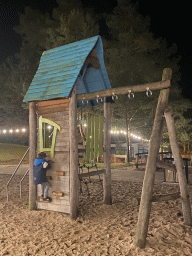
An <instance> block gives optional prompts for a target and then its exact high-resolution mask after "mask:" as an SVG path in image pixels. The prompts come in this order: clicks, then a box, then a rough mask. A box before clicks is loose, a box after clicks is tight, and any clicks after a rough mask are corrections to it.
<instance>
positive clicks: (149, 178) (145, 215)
mask: <svg viewBox="0 0 192 256" xmlns="http://www.w3.org/2000/svg"><path fill="white" fill-rule="evenodd" d="M171 76H172V70H171V69H164V70H163V76H162V80H163V81H165V80H168V79H170V78H171ZM168 97H169V89H164V90H162V91H161V92H160V94H159V99H158V104H157V108H156V113H155V120H154V124H153V130H152V134H151V138H150V146H149V153H148V158H147V164H146V170H145V176H144V181H143V188H142V194H141V203H140V208H139V216H138V222H137V230H136V235H135V240H134V244H135V245H136V246H138V247H140V248H144V247H145V244H146V237H147V231H148V225H149V217H150V211H151V199H152V196H153V186H154V180H155V170H156V159H157V156H158V153H159V147H160V143H161V136H162V129H163V115H164V111H165V109H166V108H167V106H168Z"/></svg>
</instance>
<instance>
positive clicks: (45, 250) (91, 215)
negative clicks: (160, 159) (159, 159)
mask: <svg viewBox="0 0 192 256" xmlns="http://www.w3.org/2000/svg"><path fill="white" fill-rule="evenodd" d="M9 177H10V175H5V174H1V175H0V230H1V231H0V255H19V256H29V255H34V256H36V255H63V256H65V255H82V256H86V255H87V256H88V255H91V256H97V255H98V256H99V255H115V256H117V255H133V256H136V255H158V256H160V255H161V256H165V255H174V256H181V255H192V239H191V238H192V228H190V227H187V226H185V225H184V223H183V218H182V216H181V201H180V200H179V199H177V200H174V201H172V200H170V201H165V202H159V203H153V204H152V210H151V216H150V223H149V232H148V237H147V245H146V248H145V249H142V250H141V249H139V248H136V247H134V245H133V240H134V235H135V230H136V224H137V216H138V210H139V206H136V207H135V206H132V203H131V198H133V197H135V196H140V194H141V189H142V182H138V181H137V182H134V181H113V182H112V198H113V199H112V200H113V204H112V206H106V205H104V204H103V202H102V193H103V192H102V186H101V183H100V182H98V180H93V181H92V182H91V183H89V184H88V186H89V190H90V197H88V195H87V189H86V186H85V184H83V191H84V195H81V196H80V214H79V217H78V219H77V220H76V221H71V220H70V217H69V215H66V214H62V213H58V212H50V211H44V210H37V211H29V210H28V179H25V181H24V183H23V197H22V199H20V198H19V181H20V177H21V176H19V175H17V176H15V178H14V182H12V184H11V185H10V188H9V191H10V190H11V189H12V188H13V186H14V187H15V190H14V191H13V192H12V193H10V199H9V202H8V203H7V202H6V193H5V189H4V187H5V184H6V182H7V181H8V179H9ZM189 190H190V198H192V185H189ZM178 191H179V186H178V185H175V184H174V185H173V184H172V185H171V184H163V183H156V184H155V187H154V193H155V194H165V193H174V192H178Z"/></svg>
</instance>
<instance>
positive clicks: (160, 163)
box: [157, 160, 177, 172]
mask: <svg viewBox="0 0 192 256" xmlns="http://www.w3.org/2000/svg"><path fill="white" fill-rule="evenodd" d="M157 167H159V168H164V169H168V170H170V171H175V172H176V171H177V170H176V167H175V165H174V164H171V163H166V162H164V161H160V160H157Z"/></svg>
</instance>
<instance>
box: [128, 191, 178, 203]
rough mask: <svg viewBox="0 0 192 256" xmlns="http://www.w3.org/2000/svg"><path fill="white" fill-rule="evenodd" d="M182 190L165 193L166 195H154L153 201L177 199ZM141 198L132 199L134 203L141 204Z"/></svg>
mask: <svg viewBox="0 0 192 256" xmlns="http://www.w3.org/2000/svg"><path fill="white" fill-rule="evenodd" d="M180 197H181V195H180V192H178V193H173V194H165V195H156V196H153V197H152V200H151V201H152V202H160V201H168V200H175V199H177V198H180ZM140 201H141V198H140V197H133V198H132V199H131V202H132V205H133V206H137V205H139V204H140Z"/></svg>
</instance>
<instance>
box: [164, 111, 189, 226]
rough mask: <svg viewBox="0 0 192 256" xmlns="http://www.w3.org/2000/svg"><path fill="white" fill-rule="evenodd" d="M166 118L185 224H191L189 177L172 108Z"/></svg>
mask: <svg viewBox="0 0 192 256" xmlns="http://www.w3.org/2000/svg"><path fill="white" fill-rule="evenodd" d="M165 119H166V123H167V128H168V134H169V140H170V144H171V150H172V154H173V157H174V161H175V166H176V169H177V175H178V180H179V186H180V191H181V201H182V209H183V218H184V222H185V224H186V225H189V226H191V205H190V199H189V192H188V186H187V179H186V175H185V169H184V164H183V159H182V158H181V154H180V150H179V145H178V142H177V136H176V129H175V124H174V118H173V117H172V114H171V110H170V108H167V109H166V110H165Z"/></svg>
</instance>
